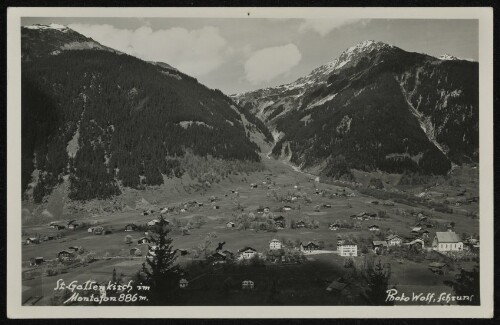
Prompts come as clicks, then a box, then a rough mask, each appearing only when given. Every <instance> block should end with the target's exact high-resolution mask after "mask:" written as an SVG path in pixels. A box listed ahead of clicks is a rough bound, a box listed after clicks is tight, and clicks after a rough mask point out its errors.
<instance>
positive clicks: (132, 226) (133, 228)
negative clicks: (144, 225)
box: [125, 223, 137, 231]
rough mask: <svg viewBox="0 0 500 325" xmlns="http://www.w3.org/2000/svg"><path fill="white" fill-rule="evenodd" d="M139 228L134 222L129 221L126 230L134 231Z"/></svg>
mask: <svg viewBox="0 0 500 325" xmlns="http://www.w3.org/2000/svg"><path fill="white" fill-rule="evenodd" d="M136 229H137V226H136V225H135V224H133V223H129V224H128V225H126V226H125V231H134V230H136Z"/></svg>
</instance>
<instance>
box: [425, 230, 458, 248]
mask: <svg viewBox="0 0 500 325" xmlns="http://www.w3.org/2000/svg"><path fill="white" fill-rule="evenodd" d="M432 248H433V249H434V250H437V251H439V252H458V251H462V250H463V249H464V243H463V242H462V240H461V239H460V236H458V235H457V233H455V232H454V231H442V232H440V231H438V232H436V236H435V237H434V240H433V242H432Z"/></svg>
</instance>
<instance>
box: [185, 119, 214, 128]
mask: <svg viewBox="0 0 500 325" xmlns="http://www.w3.org/2000/svg"><path fill="white" fill-rule="evenodd" d="M193 124H195V125H203V126H205V127H207V128H209V129H213V127H212V126H211V125H208V124H207V123H205V122H201V121H180V122H179V125H180V126H182V127H183V128H184V129H187V128H188V127H190V126H191V125H193Z"/></svg>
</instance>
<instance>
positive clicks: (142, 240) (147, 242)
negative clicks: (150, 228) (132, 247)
mask: <svg viewBox="0 0 500 325" xmlns="http://www.w3.org/2000/svg"><path fill="white" fill-rule="evenodd" d="M150 242H151V241H150V240H149V238H147V237H142V238H140V239H139V240H138V241H137V244H139V245H143V244H149V243H150Z"/></svg>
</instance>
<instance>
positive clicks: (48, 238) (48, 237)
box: [43, 235, 57, 241]
mask: <svg viewBox="0 0 500 325" xmlns="http://www.w3.org/2000/svg"><path fill="white" fill-rule="evenodd" d="M54 239H57V236H56V235H46V236H44V237H43V241H48V240H54Z"/></svg>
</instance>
